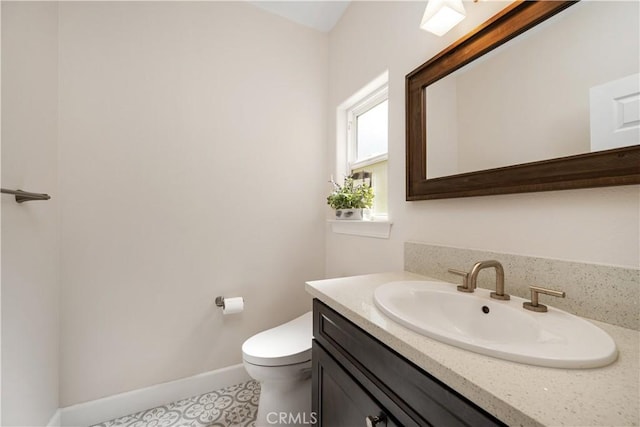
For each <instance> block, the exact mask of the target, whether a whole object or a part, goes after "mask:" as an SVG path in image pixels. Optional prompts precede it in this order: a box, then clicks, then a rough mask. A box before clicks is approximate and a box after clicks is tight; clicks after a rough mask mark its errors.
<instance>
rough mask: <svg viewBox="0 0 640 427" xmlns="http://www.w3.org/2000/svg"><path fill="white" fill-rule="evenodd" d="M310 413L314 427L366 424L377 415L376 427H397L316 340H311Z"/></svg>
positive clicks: (354, 426) (378, 404)
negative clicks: (311, 412) (315, 417)
mask: <svg viewBox="0 0 640 427" xmlns="http://www.w3.org/2000/svg"><path fill="white" fill-rule="evenodd" d="M312 354H313V356H312V359H313V371H314V372H313V378H314V385H313V392H314V396H313V400H312V401H313V403H314V407H313V412H314V413H315V414H317V415H318V417H317V419H316V421H317V424H316V425H317V427H357V426H362V427H365V426H366V425H367V417H374V416H377V417H380V418H381V419H382V420H383V421H381V422H380V423H379V424H378V426H379V427H398V425H399V424H397V423H396V422H395V420H393V419H391V418H389V417H388V415H387V414H386V413H385V411H384V409H383V407H382V405H381V404H380V403H379V402H377V401H376V400H375V399H374V398H373V397H372V396H371V395H370V394H369V393H368V392H367V391H366V390H365V389H363V388H362V386H361V385H360V384H359V383H357V382H356V381H354V379H353V377H351V376H350V375H349V373H347V371H346V370H344V369H343V368H342V366H341V365H339V364H338V362H337V361H336V360H335V359H333V357H331V356H330V355H329V354H328V353H327V352H326V351H325V350H324V349H323V348H322V347H321V346H320V345H319V344H318V343H317V342H316V341H315V340H314V341H313V353H312Z"/></svg>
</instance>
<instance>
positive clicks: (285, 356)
mask: <svg viewBox="0 0 640 427" xmlns="http://www.w3.org/2000/svg"><path fill="white" fill-rule="evenodd" d="M312 329H313V318H312V313H311V312H308V313H305V314H303V315H302V316H300V317H298V318H296V319H293V320H291V321H290V322H287V323H284V324H282V325H280V326H276V327H275V328H272V329H268V330H266V331H263V332H260V333H258V334H256V335H254V336H252V337H251V338H249V339H248V340H246V341H245V342H244V344H242V357H243V359H244V360H245V362H248V363H251V364H253V365H260V366H285V365H293V364H296V363H303V362H307V361H309V360H311V340H312V336H313V331H312Z"/></svg>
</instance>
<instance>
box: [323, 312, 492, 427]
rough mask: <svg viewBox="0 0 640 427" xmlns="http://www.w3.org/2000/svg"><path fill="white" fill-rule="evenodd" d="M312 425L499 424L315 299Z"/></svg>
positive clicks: (342, 426)
mask: <svg viewBox="0 0 640 427" xmlns="http://www.w3.org/2000/svg"><path fill="white" fill-rule="evenodd" d="M313 312H314V314H313V335H314V341H313V356H312V360H313V392H312V393H313V397H312V399H313V400H312V402H313V412H314V413H315V415H316V417H315V418H316V421H317V424H316V425H317V426H322V427H357V426H374V425H375V426H446V427H455V426H473V427H479V426H504V425H505V424H503V423H502V422H500V421H499V420H497V419H496V418H494V417H493V416H491V415H490V414H488V413H487V412H485V411H483V410H482V409H481V408H479V407H478V406H476V405H474V404H473V403H472V402H470V401H469V400H467V399H466V398H464V397H463V396H461V395H460V394H458V393H456V392H455V391H454V390H452V389H451V388H449V387H448V386H447V385H445V384H443V383H441V382H440V381H438V380H437V379H436V378H434V377H432V376H431V375H429V374H428V373H427V372H425V371H423V370H422V369H420V368H419V367H417V366H415V365H414V364H412V363H411V362H409V361H408V360H406V359H405V358H403V357H402V356H401V355H400V354H398V353H396V352H395V351H393V350H392V349H390V348H389V347H387V346H385V345H384V344H382V343H381V342H379V341H378V340H377V339H375V338H373V337H372V336H371V335H369V334H368V333H366V332H365V331H363V330H362V329H360V328H359V327H357V326H356V325H354V324H353V323H351V322H350V321H349V320H347V319H346V318H344V317H342V316H341V315H340V314H338V313H336V312H335V311H334V310H332V309H331V308H329V307H328V306H326V305H325V304H323V303H322V302H320V301H318V300H314V304H313Z"/></svg>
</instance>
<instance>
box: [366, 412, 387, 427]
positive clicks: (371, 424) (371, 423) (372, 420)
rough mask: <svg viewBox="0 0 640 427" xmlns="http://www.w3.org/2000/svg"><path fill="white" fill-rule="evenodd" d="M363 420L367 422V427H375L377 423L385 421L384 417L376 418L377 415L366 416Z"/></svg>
mask: <svg viewBox="0 0 640 427" xmlns="http://www.w3.org/2000/svg"><path fill="white" fill-rule="evenodd" d="M365 420H366V421H367V427H375V426H377V425H378V424H379V423H382V422H384V421H385V417H384V415H380V416H378V415H368V416H367V418H365ZM385 424H386V423H385Z"/></svg>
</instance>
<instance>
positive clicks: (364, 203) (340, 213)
mask: <svg viewBox="0 0 640 427" xmlns="http://www.w3.org/2000/svg"><path fill="white" fill-rule="evenodd" d="M331 183H332V184H333V191H332V192H331V194H329V197H327V204H328V205H329V206H331V207H332V208H333V209H335V210H336V219H352V220H354V219H359V220H362V219H367V220H368V219H371V213H370V212H371V211H370V208H371V206H372V205H373V197H374V194H373V188H371V184H370V183H369V184H367V183H365V182H364V180H363V181H362V184H356V183H355V182H354V179H353V176H348V177H345V179H344V184H343V185H340V184H338V183H336V182H335V181H334V180H333V179H331Z"/></svg>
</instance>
